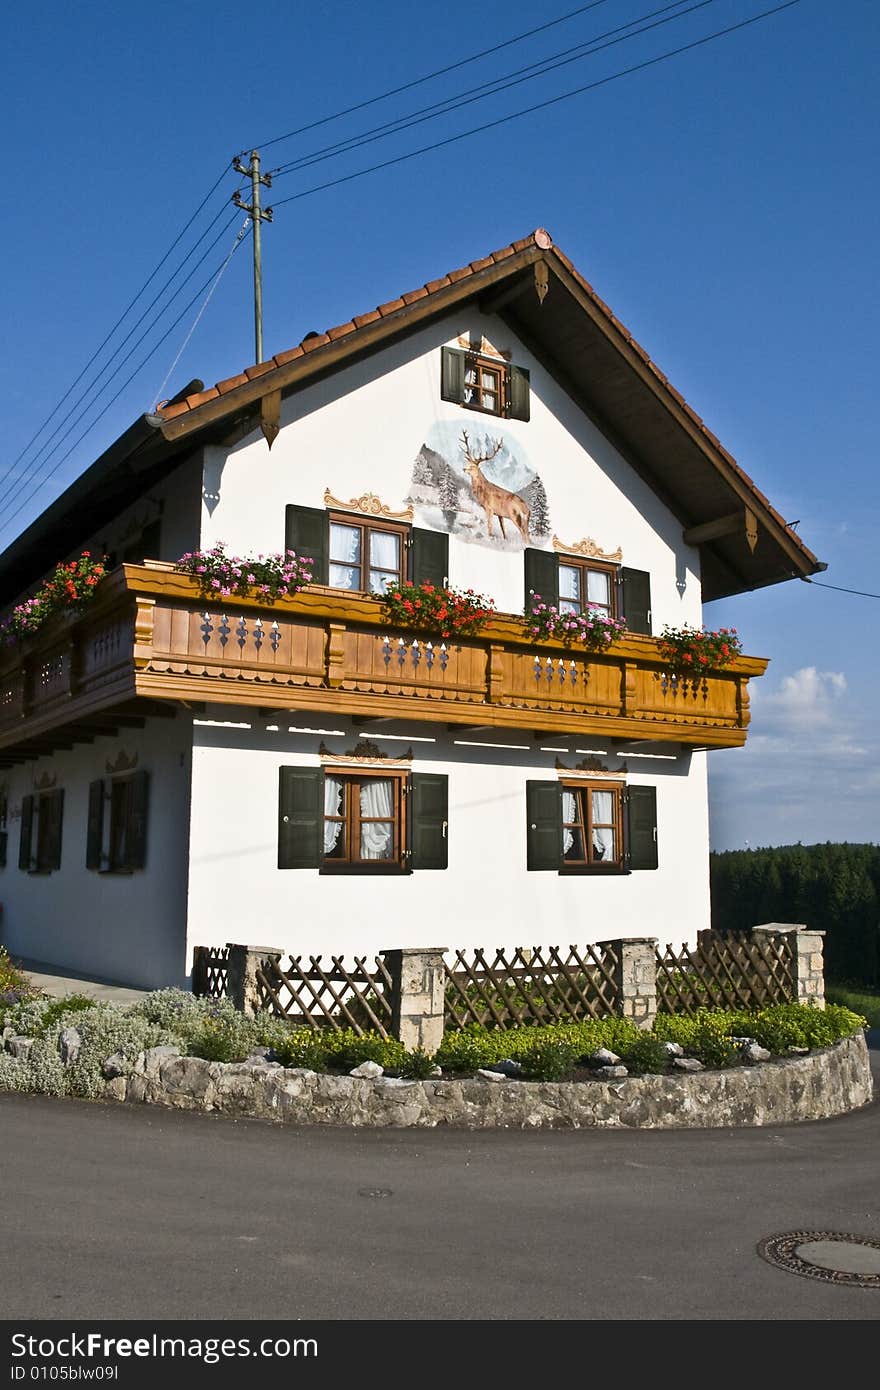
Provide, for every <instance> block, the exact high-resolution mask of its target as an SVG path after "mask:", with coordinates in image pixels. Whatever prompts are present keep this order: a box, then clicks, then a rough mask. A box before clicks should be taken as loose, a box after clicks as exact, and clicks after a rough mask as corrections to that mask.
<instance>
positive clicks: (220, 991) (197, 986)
mask: <svg viewBox="0 0 880 1390" xmlns="http://www.w3.org/2000/svg"><path fill="white" fill-rule="evenodd" d="M229 949H230V948H229V947H228V946H197V947H196V948H195V951H194V952H193V969H192V991H193V994H198V995H201V996H202V997H203V998H207V999H225V998H226V996H227V992H228V985H229Z"/></svg>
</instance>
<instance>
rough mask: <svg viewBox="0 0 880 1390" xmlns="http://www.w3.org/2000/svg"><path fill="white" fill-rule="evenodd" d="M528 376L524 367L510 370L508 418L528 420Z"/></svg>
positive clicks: (529, 391)
mask: <svg viewBox="0 0 880 1390" xmlns="http://www.w3.org/2000/svg"><path fill="white" fill-rule="evenodd" d="M530 396H531V390H530V388H529V374H528V372H527V371H526V369H525V367H511V369H510V418H511V420H528V419H529V415H530V409H531V405H530Z"/></svg>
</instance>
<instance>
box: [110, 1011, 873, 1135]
mask: <svg viewBox="0 0 880 1390" xmlns="http://www.w3.org/2000/svg"><path fill="white" fill-rule="evenodd" d="M104 1094H105V1098H106V1099H108V1100H118V1101H132V1102H145V1103H146V1104H149V1105H165V1106H171V1107H172V1108H174V1109H177V1110H202V1111H215V1112H216V1111H219V1112H221V1113H223V1114H227V1115H238V1116H252V1117H254V1118H257V1119H267V1120H274V1121H276V1122H282V1123H287V1124H328V1125H354V1126H361V1125H370V1126H388V1125H392V1126H419V1127H426V1128H432V1127H434V1126H436V1125H451V1126H453V1127H455V1128H458V1129H492V1128H506V1129H538V1128H542V1127H543V1128H548V1129H586V1128H605V1129H676V1128H678V1129H717V1128H725V1127H729V1126H734V1125H778V1124H791V1123H792V1122H794V1121H799V1120H818V1119H825V1118H827V1117H829V1116H832V1115H840V1114H843V1113H844V1112H846V1111H848V1110H854V1109H856V1108H858V1107H859V1106H862V1105H867V1104H868V1102H869V1101H870V1100H871V1098H872V1094H873V1086H872V1080H871V1071H870V1066H869V1061H868V1050H867V1047H866V1044H865V1039H864V1035H863V1034H861V1033H859V1034H856V1035H855V1036H854V1037H852V1038H844V1039H843V1040H842V1041H841V1042H839V1043H836V1044H835V1045H834V1046H833V1047H829V1048H825V1049H823V1050H822V1051H817V1052H812V1053H809V1054H808V1055H806V1056H803V1057H792V1058H786V1059H782V1060H778V1061H773V1062H767V1063H764V1064H762V1065H760V1066H753V1067H732V1068H730V1069H729V1070H727V1071H704V1072H698V1073H690V1074H685V1073H682V1074H681V1075H679V1076H639V1077H627V1078H626V1079H625V1080H621V1081H611V1082H608V1081H601V1080H588V1081H583V1082H538V1081H515V1080H507V1079H502V1080H499V1081H487V1080H482V1079H475V1080H472V1081H470V1080H469V1081H456V1080H436V1081H399V1080H395V1079H394V1078H391V1077H380V1078H379V1079H378V1080H375V1081H374V1080H363V1079H361V1078H359V1077H353V1076H324V1075H319V1074H317V1073H315V1072H311V1071H303V1070H302V1069H298V1068H284V1067H280V1066H278V1065H277V1064H275V1063H271V1062H256V1063H254V1062H239V1063H235V1062H233V1063H223V1062H206V1061H203V1060H202V1059H201V1058H198V1057H182V1056H180V1055H179V1054H176V1052H175V1049H173V1048H168V1047H162V1048H153V1049H152V1050H151V1051H150V1052H147V1053H143V1054H141V1057H140V1058H139V1059H138V1063H137V1066H136V1069H135V1072H134V1073H133V1074H132V1075H131V1076H128V1077H126V1076H117V1077H114V1078H113V1079H112V1080H110V1081H108V1082H107V1083H106V1086H105V1091H104Z"/></svg>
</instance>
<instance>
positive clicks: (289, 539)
mask: <svg viewBox="0 0 880 1390" xmlns="http://www.w3.org/2000/svg"><path fill="white" fill-rule="evenodd" d="M329 540H330V528H329V526H328V523H327V513H326V512H325V511H323V510H321V509H320V508H318V507H294V506H290V507H288V508H287V511H286V515H285V527H284V548H285V550H295V551H296V553H297V555H301V556H302V557H303V559H306V560H311V561H312V580H313V581H314V583H315V584H326V583H327V577H328V574H329V570H328V567H327V550H328V544H329Z"/></svg>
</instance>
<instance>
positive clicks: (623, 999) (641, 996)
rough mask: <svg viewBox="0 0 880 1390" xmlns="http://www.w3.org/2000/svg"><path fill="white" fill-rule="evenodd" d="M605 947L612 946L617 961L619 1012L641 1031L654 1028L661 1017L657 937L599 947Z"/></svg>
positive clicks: (628, 939) (634, 939)
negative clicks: (658, 1003) (658, 1016)
mask: <svg viewBox="0 0 880 1390" xmlns="http://www.w3.org/2000/svg"><path fill="white" fill-rule="evenodd" d="M603 946H604V947H606V948H608V947H610V948H611V950H612V951H613V952H614V954H615V956H616V958H617V965H616V966H615V969H614V984H615V991H616V994H617V1013H618V1014H619V1015H620V1016H621V1017H622V1018H630V1019H632V1021H633V1023H635V1024H637V1025H638V1027H639V1028H643V1029H646V1030H647V1029H649V1028H651V1027H652V1026H653V1023H654V1019H655V1018H656V1017H657V938H656V936H629V937H623V938H621V939H618V940H616V941H600V942H598V943H597V947H603Z"/></svg>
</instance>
